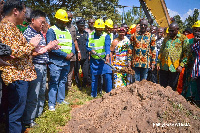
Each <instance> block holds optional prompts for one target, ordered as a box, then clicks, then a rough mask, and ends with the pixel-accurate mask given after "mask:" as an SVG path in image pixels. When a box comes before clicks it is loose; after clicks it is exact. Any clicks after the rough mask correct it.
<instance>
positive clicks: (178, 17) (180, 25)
mask: <svg viewBox="0 0 200 133" xmlns="http://www.w3.org/2000/svg"><path fill="white" fill-rule="evenodd" d="M174 19H175V21H176V22H177V23H178V25H179V31H180V32H181V33H182V32H183V30H184V23H183V21H182V20H181V17H180V16H179V15H176V16H174Z"/></svg>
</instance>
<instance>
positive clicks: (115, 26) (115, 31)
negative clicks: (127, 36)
mask: <svg viewBox="0 0 200 133" xmlns="http://www.w3.org/2000/svg"><path fill="white" fill-rule="evenodd" d="M117 29H118V26H117V25H114V26H113V33H114V34H116V33H117Z"/></svg>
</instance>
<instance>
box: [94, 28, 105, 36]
mask: <svg viewBox="0 0 200 133" xmlns="http://www.w3.org/2000/svg"><path fill="white" fill-rule="evenodd" d="M95 31H96V33H97V35H101V34H102V33H103V31H104V29H102V28H95Z"/></svg>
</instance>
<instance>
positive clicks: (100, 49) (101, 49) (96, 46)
mask: <svg viewBox="0 0 200 133" xmlns="http://www.w3.org/2000/svg"><path fill="white" fill-rule="evenodd" d="M94 33H95V32H92V33H91V34H90V35H89V43H88V47H90V48H92V49H93V50H94V51H95V52H96V53H97V54H98V55H99V56H101V57H102V58H104V57H105V55H106V53H105V35H101V37H100V38H99V39H94ZM91 56H92V57H93V58H94V59H99V57H98V56H96V55H94V54H92V55H91Z"/></svg>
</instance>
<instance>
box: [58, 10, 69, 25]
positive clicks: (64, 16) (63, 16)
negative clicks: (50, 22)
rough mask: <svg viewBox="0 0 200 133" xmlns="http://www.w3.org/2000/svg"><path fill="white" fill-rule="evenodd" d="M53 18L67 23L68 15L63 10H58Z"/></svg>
mask: <svg viewBox="0 0 200 133" xmlns="http://www.w3.org/2000/svg"><path fill="white" fill-rule="evenodd" d="M55 18H57V19H60V20H62V21H64V22H68V21H69V20H68V15H67V12H66V11H65V10H64V9H59V10H58V11H57V12H56V14H55Z"/></svg>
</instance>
